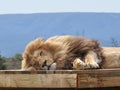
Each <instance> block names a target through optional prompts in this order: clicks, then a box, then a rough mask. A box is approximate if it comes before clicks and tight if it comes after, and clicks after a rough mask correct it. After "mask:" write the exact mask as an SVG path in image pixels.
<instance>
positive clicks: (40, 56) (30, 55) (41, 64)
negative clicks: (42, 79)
mask: <svg viewBox="0 0 120 90" xmlns="http://www.w3.org/2000/svg"><path fill="white" fill-rule="evenodd" d="M52 51H53V50H51V48H49V45H48V44H46V43H45V41H44V40H42V39H36V40H34V41H32V42H30V43H29V44H28V45H27V46H26V49H25V51H24V53H23V62H22V69H25V70H27V69H28V70H29V68H31V67H32V69H33V68H34V70H46V69H49V68H50V65H51V64H53V63H54V60H53V54H52Z"/></svg>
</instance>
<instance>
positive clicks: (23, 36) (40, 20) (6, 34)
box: [0, 13, 120, 57]
mask: <svg viewBox="0 0 120 90" xmlns="http://www.w3.org/2000/svg"><path fill="white" fill-rule="evenodd" d="M119 29H120V13H36V14H5V15H4V14H3V15H0V42H1V43H0V53H1V54H2V55H3V56H6V57H11V56H14V55H15V54H16V53H22V52H23V51H24V48H25V46H26V44H27V43H28V42H30V41H31V40H33V39H35V38H37V37H42V38H48V37H50V36H53V35H63V34H70V35H82V36H86V37H88V38H93V39H98V40H100V42H101V44H102V45H103V46H110V45H111V38H114V39H115V40H116V41H117V42H118V43H119V38H120V31H119Z"/></svg>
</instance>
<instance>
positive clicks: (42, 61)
mask: <svg viewBox="0 0 120 90" xmlns="http://www.w3.org/2000/svg"><path fill="white" fill-rule="evenodd" d="M31 61H32V62H33V63H34V64H33V66H34V67H36V69H38V70H41V69H42V70H46V69H49V67H50V66H51V65H52V64H53V63H54V60H53V55H52V54H51V52H49V51H47V50H44V49H38V50H35V51H34V53H33V56H32V60H31Z"/></svg>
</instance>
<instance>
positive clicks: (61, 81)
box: [0, 74, 77, 88]
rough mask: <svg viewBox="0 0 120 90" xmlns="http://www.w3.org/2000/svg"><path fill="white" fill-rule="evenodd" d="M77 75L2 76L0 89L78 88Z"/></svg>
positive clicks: (0, 76) (0, 77)
mask: <svg viewBox="0 0 120 90" xmlns="http://www.w3.org/2000/svg"><path fill="white" fill-rule="evenodd" d="M76 77H77V74H5V75H4V74H1V75H0V87H12V88H15V87H16V88H18V87H19V88H23V87H24V88H76V85H77V84H76V82H77V81H76V80H77V79H76Z"/></svg>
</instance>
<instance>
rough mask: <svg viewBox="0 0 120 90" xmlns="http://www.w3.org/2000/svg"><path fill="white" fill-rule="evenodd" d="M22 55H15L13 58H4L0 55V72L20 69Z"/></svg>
mask: <svg viewBox="0 0 120 90" xmlns="http://www.w3.org/2000/svg"><path fill="white" fill-rule="evenodd" d="M21 60H22V54H16V55H15V56H13V57H10V58H6V57H3V56H2V55H0V70H9V69H20V68H21Z"/></svg>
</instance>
